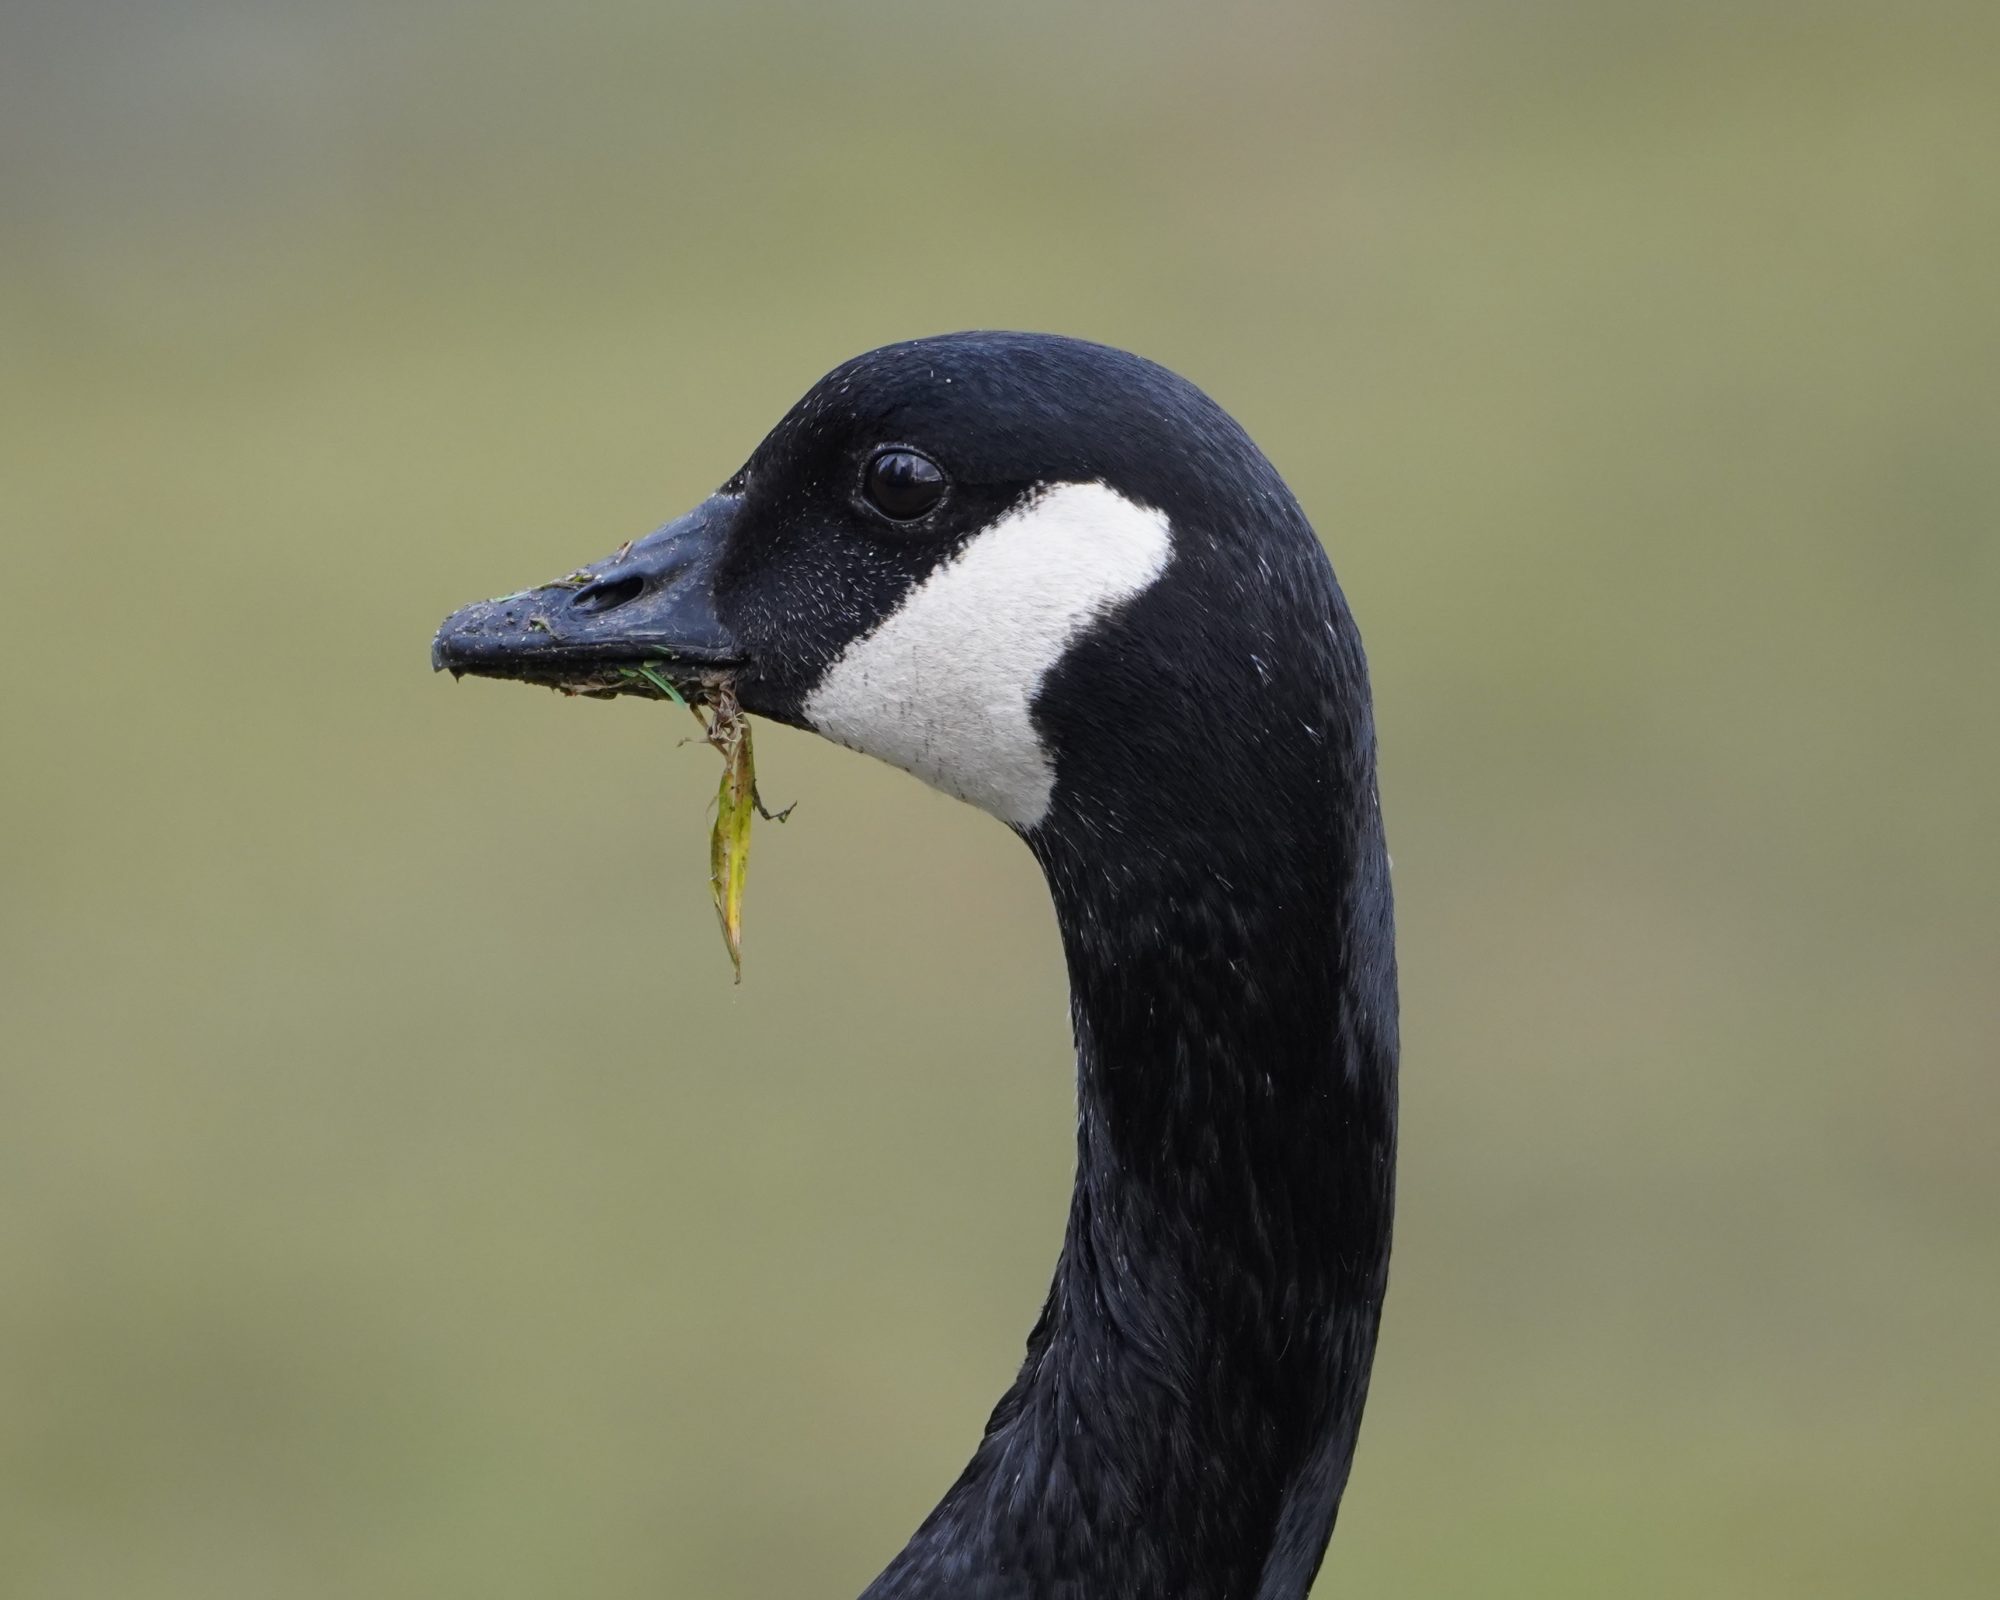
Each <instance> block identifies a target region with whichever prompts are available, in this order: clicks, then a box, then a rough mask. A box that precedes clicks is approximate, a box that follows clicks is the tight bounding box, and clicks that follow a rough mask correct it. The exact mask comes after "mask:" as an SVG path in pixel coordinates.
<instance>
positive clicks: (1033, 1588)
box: [864, 751, 1396, 1600]
mask: <svg viewBox="0 0 2000 1600" xmlns="http://www.w3.org/2000/svg"><path fill="white" fill-rule="evenodd" d="M1364 759H1365V760H1367V761H1368V770H1366V771H1365V774H1364V776H1365V783H1364V784H1362V785H1360V786H1358V787H1357V788H1356V789H1354V790H1350V791H1348V795H1347V801H1348V803H1349V804H1357V805H1358V806H1359V809H1358V811H1355V810H1348V809H1346V807H1345V806H1343V807H1341V808H1339V809H1338V810H1337V811H1336V813H1335V814H1332V815H1324V814H1323V815H1319V816H1314V817H1305V818H1302V819H1295V826H1294V827H1293V828H1292V829H1290V830H1289V831H1288V830H1287V829H1286V828H1284V827H1282V826H1280V827H1276V828H1256V829H1246V830H1242V831H1240V832H1238V833H1236V834H1234V835H1233V836H1232V837H1231V838H1230V839H1227V840H1218V839H1217V838H1216V837H1215V836H1214V831H1213V829H1212V828H1208V829H1203V830H1201V831H1200V832H1199V833H1197V832H1195V831H1190V832H1189V833H1188V835H1187V836H1186V837H1184V838H1182V839H1179V840H1175V839H1173V838H1171V837H1163V836H1162V830H1161V829H1160V828H1159V827H1158V826H1154V827H1151V828H1149V829H1147V830H1145V831H1144V832H1143V833H1139V832H1133V831H1126V830H1119V829H1105V828H1103V827H1102V826H1096V827H1082V826H1077V827H1070V826H1065V825H1064V823H1063V820H1062V819H1061V818H1058V819H1056V820H1055V824H1054V825H1053V826H1052V827H1050V828H1047V829H1044V830H1041V831H1040V832H1038V834H1037V835H1036V836H1035V837H1034V838H1033V839H1032V840H1031V843H1032V844H1033V846H1034V848H1035V851H1036V854H1037V855H1038V856H1039V857H1040V858H1041V860H1042V864H1043V867H1044V869H1045V870H1046V872H1047V874H1048V878H1049V883H1050V888H1051V891H1052V893H1053V894H1054V897H1055V901H1056V908H1057V913H1058V919H1059V921H1060V923H1061V926H1062V930H1063V942H1064V950H1065V954H1066V957H1067V960H1068V966H1069V974H1070V983H1071V996H1072V999H1071V1006H1072V1014H1073V1022H1074V1028H1075V1034H1076V1043H1077V1060H1078V1122H1077V1178H1076V1189H1075V1194H1074V1197H1073V1199H1072V1202H1071V1207H1070V1216H1069V1223H1068V1228H1067V1232H1066V1235H1065V1238H1064V1242H1063V1250H1062V1256H1061V1259H1060V1260H1059V1262H1058V1263H1057V1267H1056V1272H1055V1280H1054V1283H1053V1284H1052V1286H1051V1288H1050V1291H1049V1298H1048V1301H1047V1303H1046V1305H1045V1306H1044V1308H1043V1311H1042V1315H1041V1318H1040V1320H1039V1322H1038V1323H1037V1325H1036V1327H1035V1329H1034V1331H1033V1333H1032V1335H1031V1336H1030V1338H1029V1342H1028V1352H1027V1359H1026V1361H1025V1363H1024V1364H1023V1366H1022V1368H1021V1372H1020V1375H1019V1377H1018V1378H1017V1379H1016V1380H1015V1383H1014V1385H1013V1387H1012V1388H1011V1389H1010V1390H1009V1391H1008V1393H1007V1395H1006V1396H1005V1398H1003V1399H1002V1400H1001V1402H1000V1404H999V1406H998V1408H997V1409H996V1410H995V1411H994V1413H993V1416H992V1419H991V1421H990V1422H989V1424H988V1426H987V1432H986V1435H985V1438H984V1439H983V1440H982V1442H981V1444H980V1446H979V1449H978V1451H977V1453H976V1454H975V1455H974V1456H973V1459H972V1461H971V1463H970V1465H968V1466H967V1468H966V1469H965V1471H964V1473H963V1474H962V1475H961V1476H960V1478H959V1480H958V1482H957V1483H956V1484H955V1485H954V1486H953V1488H952V1490H951V1491H950V1493H949V1494H948V1495H947V1496H946V1497H945V1499H944V1501H943V1502H942V1503H941V1504H940V1505H939V1506H938V1507H937V1509H936V1510H935V1511H934V1512H933V1513H932V1514H931V1516H930V1518H929V1519H928V1520H927V1521H926V1522H925V1523H924V1525H923V1527H922V1528H921V1529H920V1530H919V1531H918V1533H917V1534H916V1536H915V1538H913V1539H912V1540H911V1542H910V1544H909V1546H908V1547H907V1548H906V1549H905V1550H904V1551H903V1552H902V1554H901V1555H900V1556H899V1557H897V1559H896V1560H895V1561H894V1562H893V1563H892V1564H891V1565H890V1567H889V1568H888V1570H887V1571H886V1572H884V1573H883V1575H882V1576H881V1577H880V1578H879V1579H878V1580H877V1581H876V1582H875V1584H874V1585H873V1586H871V1587H870V1589H869V1590H868V1591H867V1595H866V1596H865V1597H864V1600H911V1597H916V1596H924V1597H926V1600H931V1597H947V1596H949V1597H965V1600H971V1597H974V1596H977V1597H979V1600H1001V1597H1007V1600H1056V1597H1070V1596H1090V1595H1110V1594H1116V1595H1120V1596H1127V1597H1131V1600H1224V1597H1228V1600H1300V1597H1302V1596H1303V1595H1304V1594H1305V1592H1306V1589H1307V1587H1308V1586H1309V1584H1310V1583H1311V1580H1312V1577H1313V1574H1314V1572H1315V1571H1316V1570H1317V1568H1318V1566H1319V1562H1320V1557H1321V1555H1322V1553H1323V1552H1324V1550H1325V1547H1326V1542H1327V1539H1328V1537H1329V1536H1330V1534H1331V1532H1332V1528H1333V1520H1334V1514H1335V1511H1336V1510H1337V1508H1338V1505H1339V1500H1340V1495H1341V1492H1342V1490H1343V1488H1344V1487H1345V1484H1346V1481H1347V1472H1348V1465H1349V1462H1350V1460H1351V1459H1352V1456H1353V1451H1354V1444H1355V1435H1356V1431H1357V1429H1358V1427H1359V1423H1360V1417H1361V1408H1362V1402H1363V1399H1364V1397H1365V1394H1366V1391H1367V1383H1368V1369H1369V1364H1370V1361H1371V1359H1372V1357H1373V1354H1374V1348H1375V1333H1376V1326H1377V1323H1378V1321H1379V1318H1380V1314H1381V1308H1382V1297H1383V1293H1384V1290H1385V1287H1386V1283H1387V1267H1388V1252H1389V1231H1390V1216H1391V1205H1392V1193H1393V1180H1394V1148H1395V1115H1396V1111H1395V1061H1396V1021H1395V968H1394V955H1393V939H1392V934H1391V930H1390V910H1389V889H1388V881H1387V861H1386V857H1385V856H1384V854H1383V850H1382V842H1381V834H1380V828H1379V822H1378V819H1377V815H1376V810H1375V804H1374V783H1373V773H1372V751H1368V752H1366V755H1365V756H1364ZM1204 814H1205V815H1213V813H1204ZM1224 814H1225V815H1226V814H1227V813H1224ZM1135 837H1142V838H1144V839H1146V840H1147V844H1146V846H1145V848H1144V849H1143V850H1140V849H1137V848H1135V847H1132V846H1130V845H1129V844H1126V843H1122V842H1121V841H1129V840H1131V839H1133V838H1135Z"/></svg>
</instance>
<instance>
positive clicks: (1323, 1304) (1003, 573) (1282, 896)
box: [433, 333, 1397, 1600]
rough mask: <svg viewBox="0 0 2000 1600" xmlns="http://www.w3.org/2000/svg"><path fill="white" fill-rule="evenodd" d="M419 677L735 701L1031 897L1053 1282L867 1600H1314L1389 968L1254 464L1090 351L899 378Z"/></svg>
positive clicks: (1228, 437) (1360, 1276)
mask: <svg viewBox="0 0 2000 1600" xmlns="http://www.w3.org/2000/svg"><path fill="white" fill-rule="evenodd" d="M433 662H434V664H435V665H436V666H438V667H440V668H446V669H449V670H451V671H453V672H455V673H475V674H481V675H484V676H488V677H497V678H515V679H524V680H527V681H530V682H541V683H550V684H557V685H562V686H567V687H572V688H584V689H592V690H598V691H603V690H607V689H615V688H618V687H620V686H621V683H622V682H623V680H622V679H621V677H620V674H619V670H618V669H620V668H621V667H631V666H634V665H637V664H640V663H665V664H666V666H664V667H663V668H662V669H661V670H665V671H669V672H670V673H679V674H681V675H683V676H685V677H687V678H689V679H690V680H692V679H694V678H696V677H699V676H700V675H701V674H703V673H717V672H722V673H727V674H728V675H729V676H730V677H731V678H732V679H733V682H734V684H735V686H736V692H737V694H738V696H739V698H740V701H741V704H742V706H743V707H744V708H745V709H746V710H748V711H751V712H753V713H756V714H757V715H760V716H765V717H770V718H774V719H775V720H777V721H780V722H786V723H790V724H792V725H794V726H796V727H802V728H810V729H813V730H815V731H816V732H819V733H821V734H824V735H825V736H826V737H828V738H830V739H833V740H836V741H838V742H839V743H841V744H843V745H847V746H849V747H851V748H853V749H855V750H860V751H864V752H866V753H868V754H870V755H874V756H879V757H881V758H882V759H883V760H885V761H888V762H890V763H893V764H894V765H896V766H900V767H903V768H906V769H907V770H909V771H911V772H914V773H916V774H917V775H918V776H919V777H921V778H923V779H925V780H926V781H927V782H929V783H932V784H934V785H936V786H937V787H938V788H940V789H943V790H946V791H947V792H949V793H951V794H954V795H957V796H958V797H960V798H961V799H964V800H969V801H971V802H972V803H973V804H974V805H977V806H979V807H981V808H983V809H984V810H986V811H989V812H991V813H992V814H993V815H994V816H996V817H998V818H999V819H1000V820H1001V821H1002V822H1004V823H1006V824H1007V825H1008V826H1009V827H1011V828H1012V829H1013V830H1014V831H1015V832H1016V833H1018V834H1019V835H1020V836H1021V838H1022V839H1023V840H1025V841H1026V842H1027V845H1028V848H1029V850H1030V851H1031V852H1032V853H1033V854H1034V856H1035V859H1036V860H1037V861H1039V862H1040V863H1041V866H1042V870H1043V872H1044V874H1045V875H1046V877H1047V880H1048V885H1049V889H1050V892H1051V895H1052V897H1053V899H1054V902H1055V909H1056V916H1057V920H1058V922H1059V924H1060V927H1061V932H1062V941H1063V950H1064V955H1065V957H1066V960H1067V965H1068V970H1069V980H1070V989H1071V1013H1072V1026H1073V1028H1074V1032H1075V1038H1076V1054H1077V1099H1078V1117H1077V1169H1076V1188H1075V1193H1074V1196H1073V1198H1072V1201H1071V1205H1070V1214H1069V1222H1068V1227H1067V1230H1066V1235H1065V1238H1064V1241H1063V1248H1062V1254H1061V1257H1060V1259H1059V1260H1058V1261H1057V1263H1056V1269H1055V1280H1054V1283H1053V1284H1052V1286H1051V1288H1050V1290H1049V1296H1048V1300H1047V1302H1046V1304H1045V1305H1044V1307H1043V1309H1042V1313H1041V1316H1040V1318H1039V1320H1038V1321H1037V1322H1036V1324H1035V1327H1034V1330H1033V1332H1032V1333H1031V1334H1030V1336H1029V1339H1028V1350H1027V1358H1026V1360H1025V1361H1024V1362H1023V1364H1022V1367H1021V1371H1020V1374H1019V1376H1018V1377H1017V1378H1016V1379H1015V1381H1014V1384H1013V1386H1012V1387H1011V1388H1010V1389H1009V1390H1008V1391H1007V1393H1006V1395H1005V1396H1004V1397H1003V1398H1002V1399H1001V1401H1000V1403H999V1405H998V1407H997V1408H996V1409H995V1410H994V1412H993V1415H992V1418H991V1420H990V1421H989V1423H988V1424H987V1428H986V1432H985V1435H984V1437H983V1438H982V1439H981V1440H980V1443H979V1446H978V1448H977V1450H976V1451H975V1452H974V1454H973V1457H972V1460H971V1463H970V1464H969V1465H968V1466H967V1467H966V1469H965V1471H964V1472H963V1473H962V1474H961V1475H960V1477H959V1479H958V1481H957V1482H956V1483H955V1484H953V1485H952V1487H951V1489H950V1490H949V1492H948V1493H947V1494H946V1495H945V1497H944V1499H943V1500H942V1501H941V1502H940V1503H939V1505H938V1506H937V1508H936V1510H934V1511H933V1512H932V1513H931V1514H930V1516H929V1518H928V1519H927V1520H926V1521H925V1522H924V1523H923V1525H922V1527H920V1528H919V1529H918V1530H917V1533H916V1535H915V1537H914V1538H912V1539H911V1541H910V1542H909V1544H908V1545H907V1546H906V1547H905V1548H904V1549H903V1551H902V1553H901V1554H900V1555H898V1556H897V1557H896V1558H895V1560H893V1561H892V1562H891V1563H890V1564H889V1566H888V1568H887V1570H886V1571H884V1572H883V1573H882V1575H881V1576H880V1577H879V1578H877V1579H876V1581H875V1582H874V1584H873V1585H872V1586H871V1587H870V1588H869V1589H868V1591H867V1595H866V1597H864V1600H904V1597H919V1596H921V1597H925V1600H945V1597H949V1600H975V1597H976V1600H1224V1597H1228V1600H1298V1597H1300V1596H1303V1595H1304V1594H1305V1592H1306V1590H1307V1587H1308V1586H1309V1585H1310V1583H1311V1581H1312V1578H1313V1575H1314V1573H1315V1571H1316V1570H1317V1569H1318V1567H1319V1564H1320V1558H1321V1556H1322V1555H1323V1553H1324V1551H1325V1548H1326V1544H1327V1540H1328V1538H1329V1536H1330V1535H1331V1533H1332V1530H1333V1521H1334V1514H1335V1512H1336V1510H1337V1509H1338V1506H1339V1502H1340V1497H1341V1492H1342V1490H1343V1488H1344V1487H1345V1485H1346V1482H1347V1475H1348V1467H1349V1463H1350V1461H1351V1460H1352V1457H1353V1453H1354V1445H1355V1436H1356V1432H1357V1429H1358V1427H1359V1424H1360V1419H1361V1409H1362V1402H1363V1399H1364V1397H1365V1395H1366V1392H1367V1388H1368V1371H1369V1365H1370V1362H1371V1360H1372V1358H1373V1355H1374V1349H1375V1335H1376V1328H1377V1325H1378V1323H1379V1320H1380V1317H1381V1311H1382V1300H1383V1294H1384V1290H1385V1287H1386V1284H1387V1271H1388V1259H1389V1233H1390V1214H1391V1209H1392V1197H1393V1187H1394V1165H1395V1131H1396V1055H1397V1034H1396V1027H1397V1024H1396V967H1395V949H1394V933H1393V926H1392V916H1391V908H1390V890H1389V868H1388V858H1387V856H1386V854H1385V852H1384V846H1383V836H1382V824H1381V817H1380V813H1379V807H1378V804H1377V799H1376V783H1375V734H1374V722H1373V715H1372V712H1371V709H1370V703H1369V692H1368V677H1367V667H1366V663H1365V661H1364V658H1363V656H1362V650H1361V641H1360V638H1359V636H1358V634H1357V632H1356V630H1355V626H1354V621H1353V618H1352V616H1351V615H1350V614H1349V612H1348V609H1347V605H1346V602H1345V600H1344V599H1343V598H1342V595H1341V592H1340V589H1339V587H1338V585H1337V584H1336V582H1335V580H1334V575H1333V570H1332V568H1331V567H1330V566H1329V564H1328V562H1327V558H1326V555H1325V554H1324V552H1323V551H1322V549H1321V547H1320V545H1319V542H1318V541H1317V540H1316V539H1315V538H1314V536H1313V531H1312V528H1311V527H1310V526H1309V525H1308V523H1307V521H1306V518H1305V515H1304V513H1303V512H1302V511H1301V510H1300V509H1299V506H1298V503H1297V501H1295V500H1294V499H1293V498H1292V495H1291V493H1290V492H1289V491H1288V490H1287V489H1286V487H1285V485H1284V483H1283V482H1282V481H1281V480H1280V478H1279V476H1278V474H1277V471H1276V470H1275V469H1274V468H1273V467H1272V466H1271V464H1270V463H1269V462H1268V461H1266V460H1265V458H1264V456H1263V455H1262V453H1261V452H1259V450H1258V449H1257V447H1256V446H1255V445H1254V444H1252V443H1251V441H1250V439H1249V438H1248V436H1247V435H1246V434H1245V433H1244V432H1243V430H1242V429H1241V428H1239V427H1238V426H1237V425H1236V423H1235V422H1234V421H1232V420H1231V419H1230V418H1229V417H1228V416H1227V415H1226V414H1225V413H1224V412H1223V411H1222V410H1221V408H1219V407H1218V406H1217V405H1215V403H1214V402H1213V401H1211V400H1209V399H1208V398H1207V397H1206V396H1205V395H1203V394H1202V393H1201V392H1200V391H1198V390H1197V389H1195V388H1194V387H1193V386H1192V385H1191V384H1189V383H1187V382H1186V381H1184V380H1183V379H1181V378H1179V377H1176V376H1175V375H1174V374H1173V373H1171V372H1168V371H1167V370H1166V369H1164V368H1162V367H1159V366H1156V365H1154V364H1153V363H1151V362H1149V361H1145V360H1142V359H1140V358H1139V357H1137V356H1133V355H1128V354H1126V353H1124V352H1122V351H1118V350H1113V349H1109V348H1106V347H1104V346H1101V345H1095V344H1087V343H1084V342H1082V341H1079V340H1074V339H1063V338H1055V337H1049V336H1044V335H1037V334H1020V333H962V334H953V335H949V336H945V337H941V338H930V339H918V340H913V341H911V342H908V343H904V344H896V345H890V346H887V347H885V348H883V349H880V350H875V351H872V352H870V353H869V354H867V355H863V356H859V357H857V358H856V359H854V360H852V361H849V362H848V363H846V364H845V365H844V366H841V367H839V368H836V369H835V370H834V371H833V372H832V373H830V374H828V375H827V376H826V377H825V378H824V379H822V380H821V381H820V382H819V383H818V384H816V385H815V386H814V387H813V389H812V391H811V392H810V393H808V394H807V395H806V396H805V398H804V399H802V400H801V401H800V402H799V403H798V404H797V405H796V406H794V407H793V408H792V409H791V411H790V412H789V413H787V414H786V416H785V417H784V419H783V420H782V421H781V422H779V424H778V425H777V427H776V428H774V429H773V430H772V431H771V433H770V435H769V437H767V438H766V439H765V440H764V442H763V443H762V444H760V445H759V446H758V447H757V449H756V450H755V451H754V452H753V453H752V454H751V457H750V459H749V461H748V462H747V463H746V464H745V465H744V467H743V468H742V469H741V470H740V471H739V472H737V473H736V474H735V475H734V476H733V477H731V478H730V479H729V481H728V482H727V483H725V484H724V485H723V486H722V487H721V488H720V489H718V490H717V491H716V492H715V494H713V495H712V496H710V497H709V498H708V499H707V500H705V501H703V502H702V503H701V504H700V505H699V506H697V507H696V508H695V509H694V510H693V511H691V512H689V513H688V514H687V515H686V516H684V517H682V518H680V519H679V520H678V521H675V522H671V523H669V524H667V525H666V526H665V527H663V528H661V529H660V530H659V531H658V532H656V533H653V534H651V535H649V536H647V537H646V538H643V539H640V540H638V541H637V542H636V543H634V544H631V545H629V546H627V547H625V548H622V549H620V550H619V551H618V552H617V553H616V554H615V555H613V556H610V557H608V558H606V559H605V560H603V561H600V562H597V563H595V564H593V565H591V566H589V567H587V568H583V569H580V570H579V571H578V572H577V573H576V574H574V575H573V576H572V577H571V578H570V579H568V580H565V582H564V583H562V584H558V585H552V586H550V587H547V588H544V589H539V590H534V591H528V592H524V593H523V594H519V595H514V596H509V597H508V598H506V599H504V600H496V601H488V602H485V603H482V604H479V605H474V606H469V607H467V608H466V609H464V610H462V611H460V612H458V613H456V614H455V615H454V616H452V617H450V618H449V619H448V620H447V621H446V622H445V624H444V626H443V628H442V629H441V630H440V632H439V633H438V636H437V640H436V642H435V644H434V646H433Z"/></svg>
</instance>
